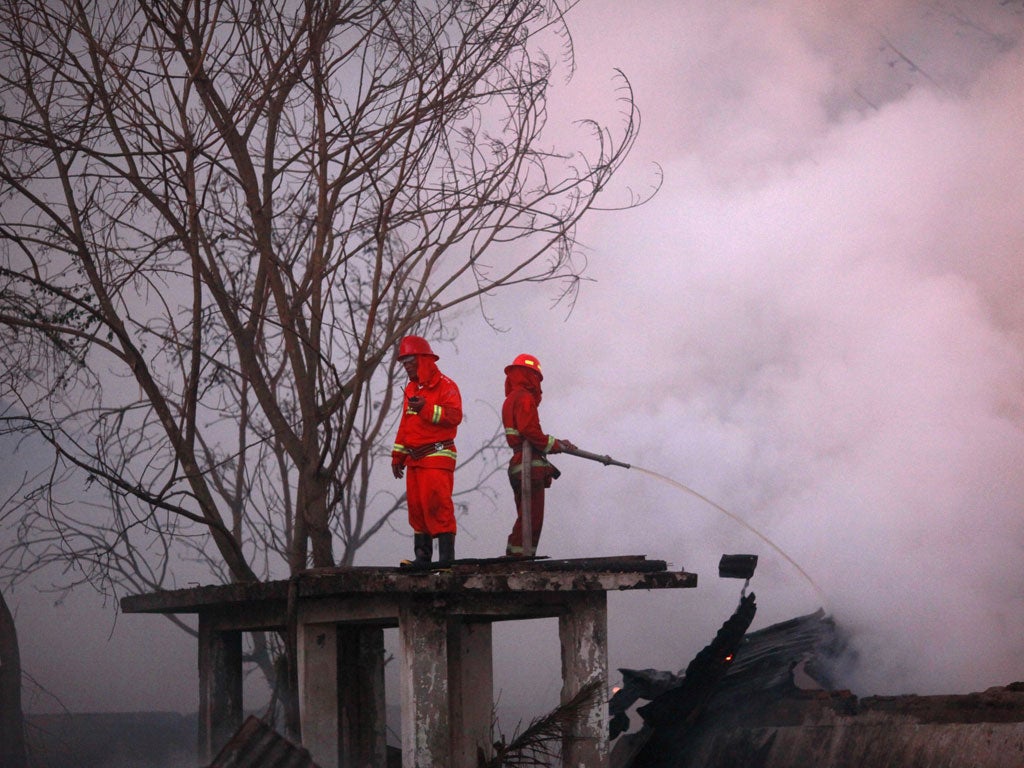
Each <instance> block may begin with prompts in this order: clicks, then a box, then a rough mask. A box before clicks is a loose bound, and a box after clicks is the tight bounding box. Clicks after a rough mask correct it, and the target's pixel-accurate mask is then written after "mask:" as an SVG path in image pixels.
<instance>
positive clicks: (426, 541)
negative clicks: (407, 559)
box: [412, 533, 434, 568]
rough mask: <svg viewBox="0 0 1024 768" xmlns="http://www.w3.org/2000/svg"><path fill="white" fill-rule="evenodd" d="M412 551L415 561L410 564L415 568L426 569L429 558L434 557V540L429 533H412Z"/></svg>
mask: <svg viewBox="0 0 1024 768" xmlns="http://www.w3.org/2000/svg"><path fill="white" fill-rule="evenodd" d="M412 551H413V552H415V553H416V559H415V560H413V561H412V564H413V565H414V566H416V567H417V568H426V567H427V566H429V565H430V558H432V557H433V556H434V540H433V539H431V538H430V534H429V533H414V534H413V536H412Z"/></svg>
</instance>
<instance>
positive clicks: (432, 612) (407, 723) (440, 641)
mask: <svg viewBox="0 0 1024 768" xmlns="http://www.w3.org/2000/svg"><path fill="white" fill-rule="evenodd" d="M432 603H433V598H431V597H426V598H423V597H420V596H410V597H408V598H407V599H405V600H403V601H402V603H401V605H400V607H399V611H398V632H399V636H400V640H401V648H402V668H401V687H402V768H441V766H449V765H451V764H452V763H451V740H450V735H449V734H450V729H449V702H448V621H447V617H446V616H445V610H444V608H443V606H442V607H435V606H433V605H432Z"/></svg>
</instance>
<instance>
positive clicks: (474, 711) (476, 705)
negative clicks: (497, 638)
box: [448, 619, 494, 768]
mask: <svg viewBox="0 0 1024 768" xmlns="http://www.w3.org/2000/svg"><path fill="white" fill-rule="evenodd" d="M491 648H492V646H491V624H490V622H485V623H480V622H473V623H466V622H463V621H459V620H457V619H455V620H452V621H451V623H450V624H449V625H448V686H449V695H450V700H451V713H450V717H451V734H452V766H453V768H476V766H477V759H476V756H477V749H478V748H479V749H482V750H483V753H484V756H485V757H490V756H491V723H492V718H493V709H494V661H493V654H492V650H491Z"/></svg>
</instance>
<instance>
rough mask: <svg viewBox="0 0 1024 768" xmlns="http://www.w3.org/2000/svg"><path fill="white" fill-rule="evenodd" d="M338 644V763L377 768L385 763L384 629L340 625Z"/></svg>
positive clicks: (363, 625)
mask: <svg viewBox="0 0 1024 768" xmlns="http://www.w3.org/2000/svg"><path fill="white" fill-rule="evenodd" d="M338 645H339V650H340V652H341V654H340V656H339V660H338V665H339V666H338V707H339V715H340V717H339V728H340V729H341V734H340V736H341V747H340V751H341V758H340V762H341V765H342V766H344V768H379V767H380V766H383V765H385V764H386V763H387V712H386V709H385V697H384V630H383V628H381V627H380V626H374V625H372V624H359V625H346V624H342V625H340V626H339V627H338ZM324 768H326V766H324Z"/></svg>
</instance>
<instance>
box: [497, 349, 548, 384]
mask: <svg viewBox="0 0 1024 768" xmlns="http://www.w3.org/2000/svg"><path fill="white" fill-rule="evenodd" d="M510 368H527V369H529V370H531V371H536V373H537V376H538V377H539V378H540V380H541V381H543V380H544V374H543V373H541V372H540V360H538V359H537V358H536V357H534V356H533V355H525V354H524V355H516V359H515V360H513V361H512V364H511V365H506V366H505V374H506V375H508V373H509V369H510Z"/></svg>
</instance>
